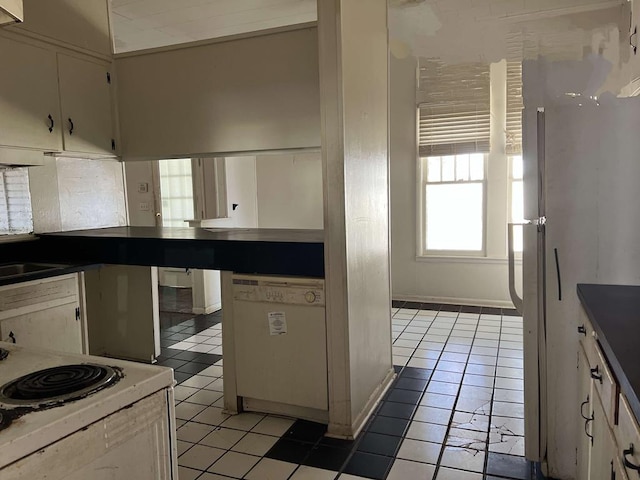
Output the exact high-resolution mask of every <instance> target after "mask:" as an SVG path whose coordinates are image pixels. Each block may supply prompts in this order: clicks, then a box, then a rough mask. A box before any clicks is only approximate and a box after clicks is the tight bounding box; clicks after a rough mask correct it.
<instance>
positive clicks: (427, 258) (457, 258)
mask: <svg viewBox="0 0 640 480" xmlns="http://www.w3.org/2000/svg"><path fill="white" fill-rule="evenodd" d="M416 262H424V263H477V264H488V265H502V264H503V265H507V264H508V262H509V260H508V259H507V257H479V256H472V255H467V256H463V255H416ZM515 264H516V265H521V264H522V258H521V257H516V258H515Z"/></svg>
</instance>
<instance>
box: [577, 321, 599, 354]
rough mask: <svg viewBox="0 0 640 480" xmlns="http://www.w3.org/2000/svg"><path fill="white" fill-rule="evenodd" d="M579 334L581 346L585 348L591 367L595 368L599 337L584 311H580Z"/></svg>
mask: <svg viewBox="0 0 640 480" xmlns="http://www.w3.org/2000/svg"><path fill="white" fill-rule="evenodd" d="M578 333H579V334H580V344H581V345H582V347H583V348H584V353H585V354H586V355H587V359H588V360H589V365H591V366H593V365H594V364H595V362H596V354H595V347H596V343H597V342H596V337H597V335H596V332H595V330H594V329H593V325H591V322H590V321H589V318H588V317H587V314H586V313H585V312H584V310H583V309H580V326H579V327H578Z"/></svg>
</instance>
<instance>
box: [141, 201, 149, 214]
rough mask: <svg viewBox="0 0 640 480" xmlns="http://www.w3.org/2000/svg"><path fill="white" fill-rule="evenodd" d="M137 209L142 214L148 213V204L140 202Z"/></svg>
mask: <svg viewBox="0 0 640 480" xmlns="http://www.w3.org/2000/svg"><path fill="white" fill-rule="evenodd" d="M139 208H140V210H141V211H143V212H148V211H149V202H140V205H139Z"/></svg>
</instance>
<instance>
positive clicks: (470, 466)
mask: <svg viewBox="0 0 640 480" xmlns="http://www.w3.org/2000/svg"><path fill="white" fill-rule="evenodd" d="M484 456H485V452H484V451H479V450H474V449H470V448H469V449H467V448H459V447H452V446H447V447H445V449H444V453H443V454H442V460H441V462H440V465H442V466H445V467H451V468H459V469H461V470H469V471H471V472H482V470H483V468H484Z"/></svg>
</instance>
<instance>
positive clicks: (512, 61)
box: [506, 31, 524, 155]
mask: <svg viewBox="0 0 640 480" xmlns="http://www.w3.org/2000/svg"><path fill="white" fill-rule="evenodd" d="M523 58H524V38H523V34H522V32H518V31H516V32H512V33H510V34H509V35H508V36H507V131H506V136H507V152H506V153H507V154H508V155H520V154H522V109H523V108H524V103H523V100H522V60H523Z"/></svg>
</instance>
